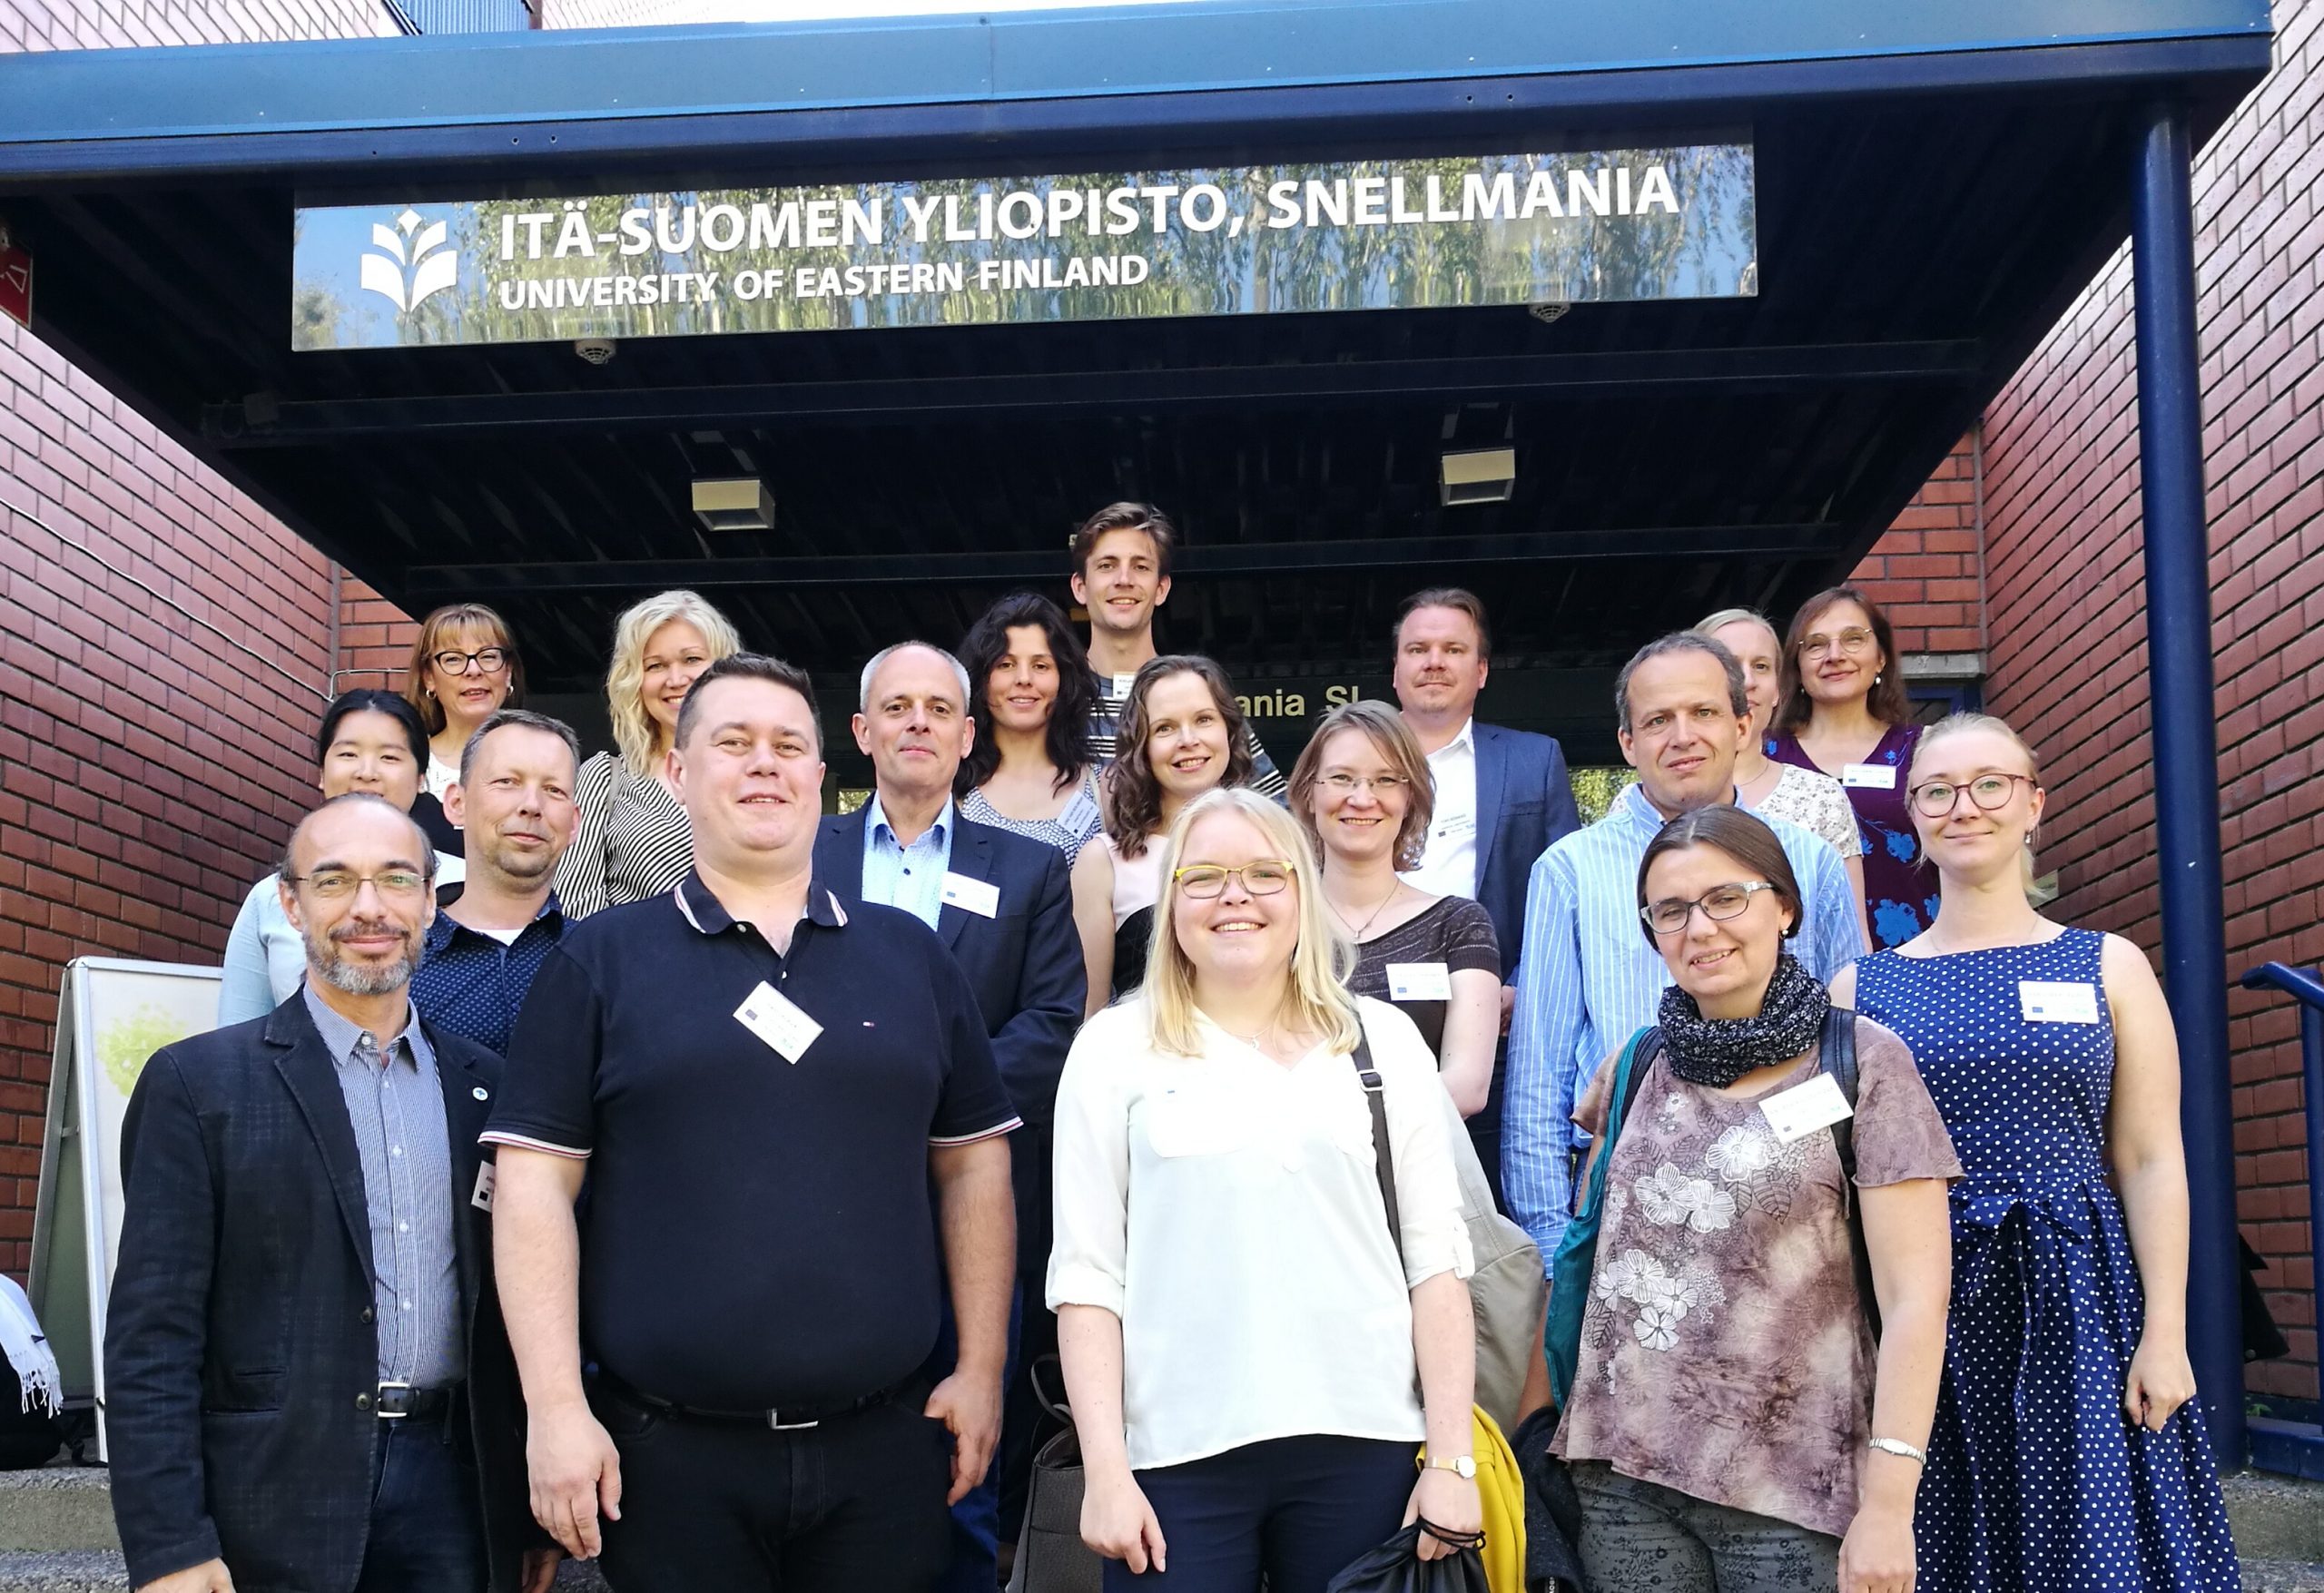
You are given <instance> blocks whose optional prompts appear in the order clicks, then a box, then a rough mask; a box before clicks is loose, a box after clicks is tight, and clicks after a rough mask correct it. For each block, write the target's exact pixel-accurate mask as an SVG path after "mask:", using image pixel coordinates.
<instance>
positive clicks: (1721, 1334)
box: [1556, 1018, 1961, 1537]
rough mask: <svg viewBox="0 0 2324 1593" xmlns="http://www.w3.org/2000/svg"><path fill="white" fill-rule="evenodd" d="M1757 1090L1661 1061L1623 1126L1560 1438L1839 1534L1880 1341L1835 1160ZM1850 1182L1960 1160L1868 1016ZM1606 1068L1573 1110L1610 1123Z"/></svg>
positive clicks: (1955, 1164)
mask: <svg viewBox="0 0 2324 1593" xmlns="http://www.w3.org/2000/svg"><path fill="white" fill-rule="evenodd" d="M1856 1068H1857V1073H1856V1184H1857V1185H1859V1186H1860V1187H1876V1186H1878V1185H1884V1184H1901V1183H1903V1182H1905V1180H1907V1179H1912V1178H1945V1179H1953V1178H1958V1177H1959V1176H1961V1163H1960V1161H1959V1159H1958V1158H1957V1157H1955V1155H1954V1154H1953V1142H1952V1140H1951V1139H1950V1138H1948V1137H1947V1136H1946V1135H1945V1123H1944V1120H1943V1119H1942V1118H1940V1117H1939V1116H1937V1111H1936V1106H1935V1102H1933V1101H1931V1100H1930V1099H1929V1094H1928V1087H1926V1086H1925V1085H1924V1084H1923V1083H1922V1082H1921V1076H1920V1070H1919V1068H1917V1067H1915V1066H1914V1064H1913V1054H1912V1052H1911V1051H1910V1050H1909V1049H1908V1048H1906V1047H1905V1042H1904V1041H1902V1040H1900V1039H1898V1038H1897V1037H1896V1036H1895V1035H1894V1034H1892V1033H1890V1032H1889V1031H1888V1030H1886V1029H1885V1028H1881V1027H1880V1026H1879V1025H1878V1024H1876V1023H1874V1022H1872V1021H1871V1020H1870V1019H1868V1018H1858V1019H1857V1020H1856ZM1614 1071H1615V1070H1614V1069H1613V1068H1611V1067H1600V1069H1598V1072H1597V1076H1596V1077H1594V1078H1593V1079H1592V1080H1591V1082H1590V1088H1589V1090H1588V1092H1587V1093H1586V1094H1585V1095H1584V1096H1582V1099H1581V1105H1580V1106H1578V1107H1577V1108H1576V1109H1575V1111H1574V1114H1573V1118H1574V1121H1575V1122H1577V1123H1579V1124H1581V1126H1583V1127H1585V1128H1588V1129H1590V1130H1591V1131H1592V1132H1593V1133H1594V1132H1596V1131H1597V1130H1598V1129H1599V1128H1600V1127H1601V1126H1603V1125H1604V1122H1605V1115H1606V1095H1607V1091H1608V1089H1609V1087H1610V1085H1611V1082H1612V1079H1613V1077H1614ZM1816 1071H1817V1059H1816V1057H1815V1056H1814V1055H1813V1054H1812V1053H1811V1054H1810V1055H1808V1056H1807V1057H1802V1058H1801V1060H1800V1063H1799V1066H1798V1067H1797V1070H1796V1071H1795V1072H1794V1073H1792V1074H1791V1075H1790V1076H1788V1077H1786V1078H1785V1079H1784V1080H1783V1081H1782V1082H1781V1083H1779V1084H1777V1085H1774V1086H1772V1087H1769V1088H1768V1089H1767V1090H1766V1091H1764V1092H1762V1094H1761V1095H1759V1096H1751V1097H1746V1096H1730V1095H1725V1094H1722V1093H1720V1092H1719V1091H1717V1090H1711V1089H1705V1088H1703V1087H1700V1086H1699V1085H1692V1084H1689V1083H1687V1082H1686V1081H1685V1080H1683V1079H1681V1078H1679V1077H1678V1076H1677V1075H1675V1074H1673V1073H1672V1072H1671V1071H1670V1070H1669V1059H1668V1057H1667V1056H1665V1057H1658V1058H1657V1059H1656V1061H1655V1063H1654V1066H1653V1067H1652V1068H1651V1070H1649V1072H1648V1074H1647V1076H1646V1081H1645V1083H1644V1085H1643V1086H1642V1087H1640V1091H1639V1095H1638V1098H1637V1100H1636V1101H1634V1102H1632V1103H1631V1106H1630V1113H1629V1115H1628V1116H1626V1117H1625V1119H1624V1121H1623V1125H1622V1136H1621V1138H1620V1140H1619V1141H1617V1142H1616V1144H1615V1146H1614V1151H1613V1156H1614V1161H1613V1165H1612V1166H1611V1167H1610V1168H1609V1169H1608V1176H1607V1180H1606V1204H1605V1207H1604V1212H1603V1215H1602V1217H1601V1219H1600V1227H1599V1230H1598V1254H1597V1261H1596V1264H1595V1266H1594V1268H1593V1269H1592V1273H1591V1276H1590V1303H1589V1304H1588V1305H1587V1306H1585V1307H1584V1308H1583V1313H1582V1319H1581V1357H1580V1361H1579V1362H1578V1364H1577V1366H1576V1368H1575V1372H1574V1383H1573V1392H1572V1396H1571V1399H1569V1400H1568V1401H1567V1406H1566V1412H1565V1422H1564V1425H1563V1426H1562V1427H1561V1429H1560V1430H1559V1433H1558V1441H1557V1446H1556V1447H1557V1449H1558V1450H1559V1452H1560V1453H1561V1454H1563V1455H1564V1456H1565V1457H1566V1458H1567V1459H1568V1460H1605V1461H1608V1462H1610V1463H1611V1464H1612V1466H1613V1468H1614V1469H1615V1470H1618V1471H1620V1472H1621V1473H1622V1474H1623V1475H1624V1476H1628V1477H1636V1478H1640V1479H1641V1480H1645V1481H1648V1482H1653V1483H1657V1484H1659V1485H1660V1486H1662V1487H1664V1488H1669V1489H1674V1490H1677V1491H1679V1492H1680V1493H1684V1494H1687V1495H1689V1496H1690V1497H1692V1498H1695V1499H1700V1500H1709V1501H1710V1502H1711V1503H1713V1504H1721V1505H1726V1506H1728V1508H1729V1509H1738V1510H1748V1511H1750V1512H1751V1513H1752V1514H1754V1515H1758V1516H1771V1517H1773V1518H1775V1519H1777V1520H1782V1521H1789V1522H1792V1523H1793V1524H1795V1525H1797V1526H1801V1527H1805V1528H1807V1529H1808V1530H1810V1531H1813V1532H1827V1533H1830V1534H1832V1535H1833V1536H1835V1537H1837V1536H1839V1535H1840V1534H1842V1533H1844V1532H1846V1530H1847V1526H1848V1522H1849V1521H1851V1520H1852V1519H1855V1516H1856V1493H1857V1488H1858V1483H1859V1478H1858V1467H1859V1465H1860V1463H1861V1460H1862V1457H1863V1454H1864V1442H1865V1440H1866V1438H1867V1437H1869V1436H1870V1434H1871V1430H1872V1378H1873V1369H1874V1366H1875V1362H1876V1349H1875V1345H1874V1343H1873V1339H1872V1332H1871V1330H1870V1328H1869V1327H1868V1326H1867V1325H1866V1320H1865V1313H1864V1308H1863V1304H1862V1302H1861V1301H1859V1300H1858V1298H1857V1296H1856V1266H1855V1261H1854V1258H1853V1253H1852V1252H1851V1250H1850V1248H1849V1241H1848V1218H1847V1205H1846V1201H1845V1200H1844V1199H1843V1198H1842V1193H1841V1188H1840V1179H1841V1173H1840V1158H1839V1153H1838V1151H1837V1150H1836V1149H1835V1148H1834V1147H1833V1144H1832V1136H1831V1135H1830V1134H1829V1133H1828V1132H1827V1131H1826V1130H1823V1129H1817V1130H1816V1131H1814V1132H1813V1133H1810V1134H1808V1135H1807V1136H1805V1137H1804V1138H1800V1139H1796V1140H1794V1141H1792V1142H1791V1143H1790V1144H1788V1145H1785V1144H1783V1143H1781V1142H1779V1141H1778V1140H1777V1138H1776V1136H1775V1132H1774V1130H1773V1129H1772V1128H1770V1127H1769V1126H1768V1118H1767V1116H1766V1114H1765V1113H1763V1112H1762V1111H1761V1110H1760V1109H1759V1105H1758V1103H1759V1101H1760V1100H1762V1099H1765V1098H1766V1097H1767V1096H1772V1095H1775V1094H1777V1093H1778V1092H1780V1091H1783V1090H1787V1089H1792V1088H1796V1087H1798V1086H1800V1085H1802V1084H1806V1083H1807V1082H1809V1081H1810V1079H1812V1077H1814V1075H1815V1073H1816Z"/></svg>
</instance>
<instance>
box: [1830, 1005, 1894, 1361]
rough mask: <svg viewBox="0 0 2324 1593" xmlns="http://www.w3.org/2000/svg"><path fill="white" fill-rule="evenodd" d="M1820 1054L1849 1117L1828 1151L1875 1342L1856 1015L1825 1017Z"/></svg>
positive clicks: (1836, 1012) (1843, 1012) (1844, 1011)
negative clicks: (1859, 1153)
mask: <svg viewBox="0 0 2324 1593" xmlns="http://www.w3.org/2000/svg"><path fill="white" fill-rule="evenodd" d="M1822 1052H1823V1057H1822V1060H1823V1065H1824V1071H1825V1072H1827V1073H1828V1074H1830V1075H1831V1076H1832V1082H1833V1083H1835V1084H1837V1085H1838V1086H1839V1087H1840V1094H1841V1096H1843V1097H1844V1098H1846V1101H1847V1104H1848V1112H1849V1114H1850V1115H1849V1116H1846V1117H1843V1118H1841V1119H1840V1120H1839V1121H1838V1122H1837V1123H1835V1124H1833V1125H1832V1148H1833V1150H1835V1151H1837V1152H1838V1153H1839V1158H1840V1198H1841V1200H1842V1201H1843V1202H1844V1203H1845V1204H1846V1208H1847V1214H1848V1254H1849V1259H1850V1261H1851V1262H1853V1263H1854V1264H1855V1267H1856V1297H1857V1298H1858V1299H1859V1300H1860V1301H1861V1302H1862V1303H1863V1304H1864V1319H1865V1321H1866V1322H1867V1323H1871V1324H1872V1336H1873V1338H1874V1339H1876V1340H1877V1339H1878V1338H1879V1337H1880V1296H1879V1295H1878V1294H1877V1293H1876V1292H1875V1291H1874V1289H1873V1286H1872V1252H1871V1250H1870V1248H1869V1247H1868V1246H1867V1245H1866V1243H1865V1238H1864V1203H1863V1202H1862V1201H1861V1200H1859V1199H1857V1198H1856V1117H1855V1116H1854V1114H1855V1112H1856V1014H1855V1013H1854V1012H1852V1011H1850V1010H1849V1009H1848V1008H1845V1007H1835V1008H1832V1009H1831V1011H1830V1012H1828V1013H1827V1014H1826V1015H1825V1018H1824V1036H1823V1044H1822Z"/></svg>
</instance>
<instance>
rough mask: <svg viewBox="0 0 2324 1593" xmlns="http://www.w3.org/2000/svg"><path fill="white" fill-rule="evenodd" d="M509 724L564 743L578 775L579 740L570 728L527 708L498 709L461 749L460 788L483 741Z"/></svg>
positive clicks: (473, 765)
mask: <svg viewBox="0 0 2324 1593" xmlns="http://www.w3.org/2000/svg"><path fill="white" fill-rule="evenodd" d="M512 724H513V725H516V726H517V727H518V728H519V729H523V730H537V731H539V732H541V733H543V734H545V735H553V736H555V737H556V739H557V740H558V741H561V742H564V743H565V750H566V752H570V753H572V754H573V769H574V772H575V773H576V774H578V773H579V772H580V769H581V738H580V737H579V736H578V735H576V734H575V733H574V731H573V727H572V726H571V725H569V724H567V723H565V721H563V720H562V719H551V718H550V717H549V716H548V715H547V714H546V713H534V712H533V711H532V710H530V709H529V708H500V709H496V710H494V712H493V713H491V715H490V716H489V717H487V719H486V720H485V722H484V723H482V724H479V725H478V726H477V727H476V733H475V734H474V735H471V736H470V737H468V744H467V745H466V746H464V747H462V748H461V749H460V783H461V784H462V785H466V784H467V783H468V774H469V772H471V771H472V770H474V769H475V767H476V750H477V749H478V747H480V746H482V745H484V738H485V737H487V736H488V735H490V734H491V733H493V732H494V731H496V730H506V729H507V728H508V727H509V726H510V725H512Z"/></svg>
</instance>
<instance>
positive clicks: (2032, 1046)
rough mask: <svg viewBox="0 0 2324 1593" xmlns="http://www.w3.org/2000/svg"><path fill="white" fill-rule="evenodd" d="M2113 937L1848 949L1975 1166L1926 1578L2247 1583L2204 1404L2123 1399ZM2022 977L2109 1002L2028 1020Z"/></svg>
mask: <svg viewBox="0 0 2324 1593" xmlns="http://www.w3.org/2000/svg"><path fill="white" fill-rule="evenodd" d="M2104 939H2105V938H2104V937H2103V936H2102V935H2099V934H2097V933H2095V932H2093V931H2092V930H2088V929H2068V930H2066V931H2065V932H2064V933H2063V935H2061V936H2059V937H2058V938H2057V939H2053V940H2049V941H2044V942H2043V943H2041V944H2038V945H2033V946H2013V947H2004V948H2000V949H1994V950H1990V951H1970V952H1962V953H1959V954H1956V955H1954V956H1949V957H1930V958H1906V957H1902V956H1899V955H1897V954H1896V953H1894V952H1883V953H1880V954H1878V955H1876V956H1873V957H1870V958H1867V959H1865V960H1864V961H1863V962H1861V963H1859V964H1858V965H1857V971H1856V1008H1857V1010H1858V1011H1860V1012H1862V1013H1863V1014H1864V1015H1865V1016H1866V1017H1867V1018H1876V1019H1877V1020H1878V1021H1879V1022H1881V1023H1883V1024H1886V1026H1887V1027H1888V1028H1892V1029H1894V1030H1895V1031H1896V1033H1898V1034H1900V1035H1902V1036H1903V1037H1905V1041H1906V1043H1907V1044H1909V1045H1910V1046H1911V1047H1912V1048H1913V1055H1914V1056H1915V1057H1916V1058H1917V1059H1918V1060H1919V1063H1920V1066H1921V1072H1922V1076H1923V1077H1925V1079H1926V1080H1927V1082H1928V1087H1929V1094H1930V1095H1931V1096H1933V1097H1935V1101H1936V1105H1937V1109H1938V1110H1939V1111H1940V1112H1942V1113H1943V1114H1944V1116H1945V1126H1946V1127H1947V1128H1948V1129H1949V1130H1950V1131H1951V1133H1952V1136H1953V1144H1954V1148H1955V1150H1956V1151H1958V1152H1959V1154H1960V1156H1961V1161H1962V1164H1963V1165H1964V1166H1965V1167H1966V1168H1967V1170H1968V1174H1969V1175H1968V1177H1967V1178H1965V1180H1963V1181H1962V1182H1961V1183H1959V1184H1957V1185H1955V1186H1954V1189H1953V1194H1952V1205H1953V1311H1952V1316H1951V1320H1950V1323H1949V1324H1948V1326H1947V1329H1946V1335H1945V1337H1946V1342H1945V1380H1944V1384H1943V1387H1942V1389H1941V1391H1940V1392H1939V1394H1938V1397H1937V1407H1936V1424H1935V1430H1934V1431H1933V1432H1932V1433H1931V1435H1930V1438H1929V1460H1928V1468H1927V1470H1926V1472H1925V1474H1924V1476H1923V1477H1922V1480H1921V1490H1920V1500H1919V1507H1918V1509H1917V1510H1916V1512H1915V1523H1914V1524H1915V1531H1916V1532H1917V1534H1918V1536H1919V1539H1920V1581H1919V1586H1920V1587H1921V1588H1922V1589H1924V1590H1925V1593H2020V1590H2038V1593H2150V1590H2154V1593H2166V1590H2174V1589H2185V1590H2189V1593H2194V1590H2198V1589H2200V1590H2203V1593H2212V1590H2220V1589H2235V1588H2239V1587H2240V1579H2239V1577H2238V1574H2237V1570H2236V1564H2235V1549H2234V1547H2233V1545H2232V1543H2231V1542H2230V1540H2229V1537H2228V1525H2227V1511H2226V1509H2225V1507H2224V1506H2223V1505H2222V1504H2221V1500H2220V1491H2219V1478H2218V1475H2217V1473H2216V1472H2215V1471H2214V1470H2213V1469H2212V1465H2211V1446H2210V1443H2209V1441H2208V1440H2207V1439H2206V1438H2205V1436H2204V1433H2203V1425H2202V1411H2201V1407H2200V1406H2199V1405H2197V1404H2196V1403H2194V1402H2192V1401H2191V1402H2189V1403H2188V1404H2187V1405H2185V1406H2183V1407H2181V1410H2180V1411H2178V1413H2177V1414H2175V1415H2174V1416H2172V1417H2171V1421H2169V1422H2168V1423H2166V1424H2165V1426H2164V1427H2163V1430H2162V1431H2161V1432H2149V1431H2146V1430H2145V1429H2143V1428H2140V1427H2134V1426H2132V1424H2131V1423H2130V1421H2129V1420H2128V1419H2127V1418H2126V1417H2125V1416H2124V1415H2123V1413H2122V1385H2123V1382H2124V1380H2125V1377H2126V1374H2127V1373H2128V1372H2129V1369H2130V1363H2131V1356H2132V1352H2134V1351H2136V1349H2137V1348H2138V1341H2139V1333H2140V1332H2141V1329H2142V1323H2143V1322H2144V1320H2145V1307H2144V1302H2143V1297H2142V1293H2141V1290H2140V1284H2139V1275H2138V1268H2137V1266H2136V1264H2135V1263H2134V1262H2133V1261H2132V1256H2131V1247H2130V1239H2129V1235H2128V1234H2127V1232H2126V1230H2125V1228H2124V1225H2123V1220H2122V1205H2121V1203H2120V1202H2119V1201H2117V1200H2116V1198H2115V1196H2114V1192H2113V1189H2112V1186H2110V1185H2108V1183H2107V1182H2106V1167H2105V1161H2104V1148H2105V1122H2106V1109H2107V1102H2108V1100H2109V1098H2110V1097H2111V1096H2112V1087H2113V1078H2114V1030H2113V1025H2112V1022H2111V1021H2110V1020H2109V1019H2108V1017H2107V1010H2106V999H2105V989H2104V983H2103V980H2102V977H2101V971H2100V964H2099V957H2100V950H2101V948H2102V946H2103V944H2104ZM2022 980H2041V981H2056V982H2070V983H2074V984H2085V985H2088V986H2090V987H2091V988H2093V991H2095V992H2096V994H2097V1011H2098V1018H2099V1021H2097V1022H2096V1023H2058V1022H2044V1023H2034V1022H2029V1021H2027V1020H2026V1019H2025V1018H2024V1015H2023V1008H2022V1007H2021V1005H2020V1001H2019V992H2018V985H2019V983H2020V981H2022Z"/></svg>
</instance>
